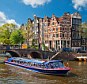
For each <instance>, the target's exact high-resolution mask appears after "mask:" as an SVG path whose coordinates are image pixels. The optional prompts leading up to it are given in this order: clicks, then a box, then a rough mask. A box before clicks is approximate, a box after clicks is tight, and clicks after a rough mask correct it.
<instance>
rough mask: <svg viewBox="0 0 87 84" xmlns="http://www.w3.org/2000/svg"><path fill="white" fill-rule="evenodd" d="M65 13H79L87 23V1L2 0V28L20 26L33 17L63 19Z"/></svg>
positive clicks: (0, 10)
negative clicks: (6, 25) (5, 24)
mask: <svg viewBox="0 0 87 84" xmlns="http://www.w3.org/2000/svg"><path fill="white" fill-rule="evenodd" d="M64 12H69V13H71V14H72V13H74V12H79V13H80V15H81V16H82V21H83V22H85V21H86V22H87V0H0V26H2V25H3V24H4V23H14V24H17V25H18V26H19V25H21V24H22V23H24V24H25V23H26V22H27V19H28V18H31V19H33V16H34V15H36V16H38V17H42V18H43V17H44V16H48V17H51V16H52V14H55V15H56V16H57V17H61V16H62V15H63V14H64Z"/></svg>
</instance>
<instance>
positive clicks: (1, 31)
mask: <svg viewBox="0 0 87 84" xmlns="http://www.w3.org/2000/svg"><path fill="white" fill-rule="evenodd" d="M13 30H14V24H8V23H6V24H4V25H3V26H1V27H0V43H2V44H10V35H11V32H12V31H13Z"/></svg>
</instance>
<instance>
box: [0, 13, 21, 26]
mask: <svg viewBox="0 0 87 84" xmlns="http://www.w3.org/2000/svg"><path fill="white" fill-rule="evenodd" d="M5 23H13V24H15V25H17V26H18V27H19V26H20V25H19V24H18V23H17V22H16V21H15V20H14V19H8V18H7V16H6V15H5V13H4V12H2V11H0V26H2V25H3V24H5Z"/></svg>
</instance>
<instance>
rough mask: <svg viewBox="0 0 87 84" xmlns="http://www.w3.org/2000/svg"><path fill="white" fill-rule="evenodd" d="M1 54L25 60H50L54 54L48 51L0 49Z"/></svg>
mask: <svg viewBox="0 0 87 84" xmlns="http://www.w3.org/2000/svg"><path fill="white" fill-rule="evenodd" d="M0 52H1V53H9V54H10V55H11V56H12V57H27V58H40V59H47V58H51V57H52V56H53V55H54V54H55V53H54V52H50V51H42V50H35V49H9V50H6V49H0Z"/></svg>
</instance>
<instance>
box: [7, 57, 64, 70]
mask: <svg viewBox="0 0 87 84" xmlns="http://www.w3.org/2000/svg"><path fill="white" fill-rule="evenodd" d="M8 61H9V62H13V63H15V64H19V65H24V66H29V67H37V68H46V69H54V68H63V67H64V65H63V61H61V60H50V61H42V60H37V59H24V58H17V57H13V58H9V59H8Z"/></svg>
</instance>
